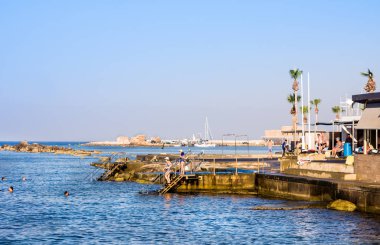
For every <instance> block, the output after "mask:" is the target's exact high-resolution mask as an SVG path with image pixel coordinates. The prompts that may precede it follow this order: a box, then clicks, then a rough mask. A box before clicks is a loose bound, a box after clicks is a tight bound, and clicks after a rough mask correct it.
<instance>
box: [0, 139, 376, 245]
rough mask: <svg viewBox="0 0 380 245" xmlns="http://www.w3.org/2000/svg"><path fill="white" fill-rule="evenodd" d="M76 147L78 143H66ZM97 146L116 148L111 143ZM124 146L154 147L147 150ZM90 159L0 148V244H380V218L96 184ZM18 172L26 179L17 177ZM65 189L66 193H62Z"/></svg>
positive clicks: (248, 199) (152, 187)
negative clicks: (148, 193)
mask: <svg viewBox="0 0 380 245" xmlns="http://www.w3.org/2000/svg"><path fill="white" fill-rule="evenodd" d="M50 144H52V143H50ZM55 144H58V145H61V146H68V144H69V143H55ZM73 145H76V147H77V146H78V144H77V143H70V146H73ZM96 148H97V150H104V151H105V152H113V151H115V149H113V148H112V147H111V149H110V148H109V147H104V148H102V147H96ZM259 150H260V149H259ZM120 151H121V150H120ZM128 151H130V152H131V153H133V152H136V153H147V151H150V152H154V150H152V149H149V148H135V149H128ZM156 151H158V149H157V150H156ZM173 152H176V150H173ZM156 153H157V152H156ZM95 160H96V158H92V157H87V158H78V157H73V156H66V155H54V154H49V153H40V154H32V153H15V152H5V151H4V152H0V176H5V177H6V180H4V181H1V182H0V190H1V191H0V243H12V242H13V243H15V244H31V243H36V244H41V243H43V244H51V243H54V244H55V243H64V244H78V243H84V244H86V243H88V244H94V243H115V244H120V243H122V244H174V243H184V244H251V243H259V244H260V243H265V244H271V243H277V244H294V243H299V244H318V243H319V244H350V243H376V242H380V217H379V216H378V215H373V214H365V213H360V212H353V213H348V212H339V211H333V210H327V209H322V208H317V209H303V210H252V208H253V207H257V206H268V205H269V206H270V205H276V206H278V205H280V206H292V205H297V202H291V201H286V200H279V199H266V198H259V197H255V196H236V195H180V194H166V195H164V196H158V195H146V194H140V192H142V193H145V192H149V191H152V190H157V189H159V188H160V186H158V185H142V184H137V183H131V182H123V183H118V182H97V181H94V180H93V178H91V174H92V173H93V172H94V169H95V168H94V167H92V166H90V163H91V162H92V161H95ZM22 176H25V177H26V178H27V180H26V181H22ZM9 186H13V187H14V193H8V191H7V189H8V187H9ZM66 190H67V191H69V192H70V196H69V197H65V196H64V195H63V193H64V191H66Z"/></svg>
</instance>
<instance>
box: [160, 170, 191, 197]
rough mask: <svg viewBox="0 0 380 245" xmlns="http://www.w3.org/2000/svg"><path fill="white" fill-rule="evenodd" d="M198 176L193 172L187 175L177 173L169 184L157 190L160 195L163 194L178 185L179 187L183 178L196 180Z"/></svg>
mask: <svg viewBox="0 0 380 245" xmlns="http://www.w3.org/2000/svg"><path fill="white" fill-rule="evenodd" d="M197 179H198V176H196V175H195V174H189V175H184V174H181V175H177V176H175V178H174V179H173V180H172V181H171V182H170V184H168V185H166V186H164V188H162V189H161V190H159V191H158V193H159V194H160V195H163V194H165V193H168V192H172V191H175V190H176V189H177V188H178V187H180V186H181V185H182V183H183V180H197Z"/></svg>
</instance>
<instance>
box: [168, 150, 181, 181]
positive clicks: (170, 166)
mask: <svg viewBox="0 0 380 245" xmlns="http://www.w3.org/2000/svg"><path fill="white" fill-rule="evenodd" d="M178 162H179V170H180V174H181V175H184V174H185V167H186V157H185V152H183V151H182V150H180V156H179V159H178ZM173 167H174V164H173V163H172V162H171V161H170V158H169V157H165V168H164V170H165V174H164V177H165V180H166V183H167V184H170V181H171V180H170V175H171V173H172V172H173V171H172V168H173Z"/></svg>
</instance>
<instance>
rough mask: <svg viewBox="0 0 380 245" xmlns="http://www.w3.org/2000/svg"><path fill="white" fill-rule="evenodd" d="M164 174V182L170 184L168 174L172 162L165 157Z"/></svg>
mask: <svg viewBox="0 0 380 245" xmlns="http://www.w3.org/2000/svg"><path fill="white" fill-rule="evenodd" d="M165 161H166V163H165V168H164V170H165V174H164V177H165V180H166V184H170V173H171V167H172V162H171V161H170V159H169V157H165Z"/></svg>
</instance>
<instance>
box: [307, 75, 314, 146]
mask: <svg viewBox="0 0 380 245" xmlns="http://www.w3.org/2000/svg"><path fill="white" fill-rule="evenodd" d="M307 107H308V111H309V113H308V120H307V124H308V131H309V141H308V144H309V147H308V149H314V147H312V145H311V137H310V136H311V135H310V114H311V113H310V76H309V72H308V73H307ZM313 145H314V144H313Z"/></svg>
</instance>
